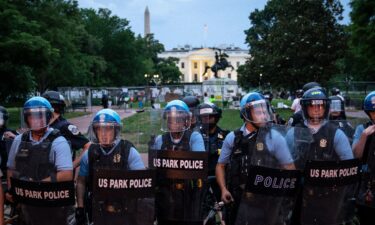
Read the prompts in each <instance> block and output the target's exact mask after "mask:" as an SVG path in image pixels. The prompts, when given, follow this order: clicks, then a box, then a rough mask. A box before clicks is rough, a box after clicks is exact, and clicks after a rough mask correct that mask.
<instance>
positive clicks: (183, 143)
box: [160, 130, 192, 151]
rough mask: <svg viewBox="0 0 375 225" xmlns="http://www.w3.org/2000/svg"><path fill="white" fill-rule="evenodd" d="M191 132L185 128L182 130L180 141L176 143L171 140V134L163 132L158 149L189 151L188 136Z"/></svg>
mask: <svg viewBox="0 0 375 225" xmlns="http://www.w3.org/2000/svg"><path fill="white" fill-rule="evenodd" d="M191 134H192V132H191V131H190V130H187V131H185V132H184V134H183V136H182V138H181V140H180V142H178V143H177V144H176V143H174V142H173V141H172V140H171V136H170V134H169V133H165V134H163V135H162V141H163V143H162V145H161V149H160V150H173V151H190V150H191V147H190V137H191Z"/></svg>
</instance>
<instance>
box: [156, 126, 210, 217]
mask: <svg viewBox="0 0 375 225" xmlns="http://www.w3.org/2000/svg"><path fill="white" fill-rule="evenodd" d="M191 134H192V132H191V131H190V130H187V131H185V132H184V134H183V136H182V139H181V141H180V142H179V143H178V144H175V143H173V142H172V141H171V137H170V134H169V133H166V134H163V136H162V140H163V143H162V146H161V150H164V151H191V147H190V138H191ZM157 182H158V186H159V189H158V191H157V193H156V201H155V202H156V206H157V207H156V208H157V218H158V223H160V224H180V223H182V222H188V221H189V222H199V223H202V221H203V218H202V215H201V213H202V210H201V208H202V199H203V194H204V193H203V190H204V189H203V186H202V180H201V179H198V180H192V179H190V180H188V179H162V180H161V179H158V181H157Z"/></svg>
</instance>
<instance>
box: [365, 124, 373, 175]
mask: <svg viewBox="0 0 375 225" xmlns="http://www.w3.org/2000/svg"><path fill="white" fill-rule="evenodd" d="M371 125H373V123H372V122H371V121H369V122H367V123H365V124H363V127H364V129H366V128H367V127H369V126H371ZM362 162H363V163H365V164H366V163H367V164H368V165H369V169H372V171H373V173H374V171H375V135H374V134H372V135H371V136H368V137H367V140H366V144H365V148H364V150H363V157H362Z"/></svg>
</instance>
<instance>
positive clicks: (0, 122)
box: [0, 112, 5, 127]
mask: <svg viewBox="0 0 375 225" xmlns="http://www.w3.org/2000/svg"><path fill="white" fill-rule="evenodd" d="M4 124H5V120H4V114H3V113H2V112H0V127H2V126H4Z"/></svg>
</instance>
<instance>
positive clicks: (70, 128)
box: [68, 124, 79, 135]
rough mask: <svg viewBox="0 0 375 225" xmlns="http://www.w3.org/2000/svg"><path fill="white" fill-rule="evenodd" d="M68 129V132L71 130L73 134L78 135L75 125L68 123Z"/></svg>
mask: <svg viewBox="0 0 375 225" xmlns="http://www.w3.org/2000/svg"><path fill="white" fill-rule="evenodd" d="M68 130H69V131H70V132H72V134H73V135H78V134H79V130H78V127H77V126H75V125H72V124H70V125H69V126H68Z"/></svg>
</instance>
